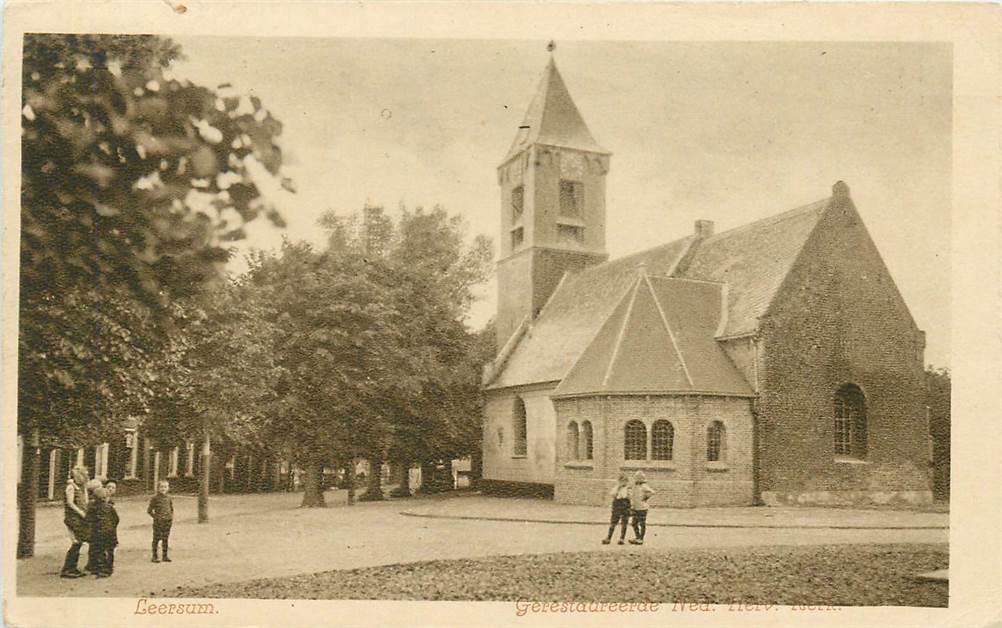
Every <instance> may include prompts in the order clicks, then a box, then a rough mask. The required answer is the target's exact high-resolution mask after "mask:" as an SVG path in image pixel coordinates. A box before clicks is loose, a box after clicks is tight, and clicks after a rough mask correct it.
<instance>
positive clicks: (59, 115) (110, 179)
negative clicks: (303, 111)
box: [19, 34, 281, 443]
mask: <svg viewBox="0 0 1002 628" xmlns="http://www.w3.org/2000/svg"><path fill="white" fill-rule="evenodd" d="M180 58H181V51H180V48H179V47H178V46H177V45H175V44H174V43H173V42H171V41H170V40H169V39H164V38H161V37H156V36H148V35H52V34H28V35H26V37H25V41H24V57H23V59H24V61H23V71H22V85H23V90H22V99H23V102H22V111H21V113H22V116H21V122H22V140H21V152H22V164H21V171H22V190H21V260H20V261H21V265H20V310H21V324H22V328H21V335H20V337H19V373H20V382H21V385H20V390H19V418H20V423H19V427H21V429H22V430H24V429H27V428H28V425H29V424H31V425H34V426H36V427H38V426H41V427H43V428H45V429H44V432H45V433H47V434H49V435H51V436H53V437H59V438H61V439H63V440H64V441H65V442H68V443H69V442H74V441H78V442H79V441H82V440H86V439H87V438H88V436H87V433H88V430H89V431H93V429H94V428H95V426H99V425H103V424H105V423H107V422H108V421H111V420H113V418H114V417H120V416H121V415H122V414H125V413H131V412H134V411H136V410H137V409H139V410H141V409H142V408H143V407H144V402H143V400H142V399H141V398H140V397H141V396H142V395H143V394H146V393H149V391H150V389H149V386H148V383H149V379H150V377H151V375H152V371H151V369H150V364H149V362H148V361H147V358H148V357H149V355H150V354H151V353H153V354H156V353H158V352H159V351H160V349H161V347H159V346H158V345H159V344H160V343H162V342H165V341H166V340H165V338H164V334H163V333H162V332H163V331H164V330H165V329H166V328H167V327H169V325H170V324H171V322H172V318H171V316H172V314H173V313H174V311H175V310H173V309H172V307H173V306H172V304H173V303H174V301H175V300H176V299H179V298H185V297H188V296H192V295H194V294H197V293H198V292H199V291H201V290H202V289H204V288H205V287H206V286H208V285H212V284H214V283H218V281H219V280H220V277H221V273H220V271H221V268H222V264H223V263H224V262H225V261H226V259H227V258H228V255H229V251H228V249H227V246H229V244H228V242H229V241H232V240H235V239H239V238H241V237H243V230H242V228H243V225H244V223H245V222H246V221H248V220H252V219H253V218H255V217H256V216H257V215H259V214H262V213H263V214H265V215H267V216H268V217H269V218H270V219H271V220H272V221H273V222H274V223H276V224H281V218H280V217H279V215H278V213H277V211H276V210H275V208H274V207H272V206H270V205H269V204H267V203H266V202H265V201H264V199H263V198H262V197H261V195H260V192H259V190H258V187H257V185H256V183H255V177H260V176H274V175H279V173H280V167H281V151H280V149H279V147H278V145H277V137H278V135H279V134H280V132H281V125H280V123H279V122H278V121H277V120H275V119H274V118H273V117H272V116H271V115H270V114H269V113H268V112H267V111H266V110H265V109H264V108H263V107H262V105H261V103H260V101H258V100H257V99H254V98H250V99H248V98H241V97H238V96H236V95H226V94H225V89H222V90H219V91H218V92H217V91H214V90H211V89H208V88H205V87H202V86H198V85H194V84H192V83H190V82H188V81H184V80H178V79H176V78H173V77H172V76H171V75H170V74H171V67H170V66H171V63H172V62H174V61H175V60H178V59H180ZM71 428H72V429H71ZM76 428H80V429H76ZM81 430H82V431H81ZM74 434H75V436H74Z"/></svg>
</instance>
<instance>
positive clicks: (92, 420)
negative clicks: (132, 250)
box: [18, 288, 161, 445]
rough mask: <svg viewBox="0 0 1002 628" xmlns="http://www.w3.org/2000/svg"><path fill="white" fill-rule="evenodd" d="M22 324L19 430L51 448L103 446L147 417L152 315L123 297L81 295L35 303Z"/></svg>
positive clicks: (115, 294)
mask: <svg viewBox="0 0 1002 628" xmlns="http://www.w3.org/2000/svg"><path fill="white" fill-rule="evenodd" d="M33 305H34V307H33V308H32V310H31V316H27V317H24V318H22V319H21V325H20V334H19V348H20V354H19V356H18V369H19V385H18V395H19V398H18V402H19V413H18V419H19V427H20V428H21V430H22V431H25V428H26V427H27V426H28V425H29V420H30V419H33V420H34V422H33V423H31V424H32V425H33V426H34V427H37V428H38V429H39V432H40V435H41V438H42V442H43V443H46V444H63V445H67V444H72V445H82V444H85V443H91V442H99V441H100V440H102V439H103V438H105V437H107V436H108V435H110V434H112V433H114V430H115V428H116V426H117V424H118V421H119V420H121V419H123V418H125V417H126V416H129V415H140V414H143V413H145V412H146V411H147V410H148V403H149V399H150V398H151V396H152V386H153V383H154V381H153V380H154V377H155V376H154V373H153V362H152V360H153V356H154V355H155V352H156V350H157V347H158V343H160V342H161V339H160V338H159V337H158V336H157V335H156V334H153V333H151V331H150V330H151V328H152V324H153V323H152V320H151V319H152V317H151V314H150V311H149V310H148V309H147V308H145V307H143V306H142V305H141V304H137V303H136V302H135V301H134V300H132V298H131V297H130V295H128V294H126V293H124V292H123V291H121V290H115V291H111V292H110V293H109V292H108V291H106V292H105V293H104V294H102V293H99V292H98V291H97V290H94V289H85V288H77V289H73V290H69V291H67V292H65V293H64V294H61V295H58V296H56V295H45V296H44V297H41V298H39V299H37V300H36V302H35V303H34V304H33Z"/></svg>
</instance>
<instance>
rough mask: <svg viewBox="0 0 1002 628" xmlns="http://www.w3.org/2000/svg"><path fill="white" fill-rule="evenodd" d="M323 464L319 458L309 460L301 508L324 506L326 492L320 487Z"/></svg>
mask: <svg viewBox="0 0 1002 628" xmlns="http://www.w3.org/2000/svg"><path fill="white" fill-rule="evenodd" d="M322 473H323V466H322V465H321V464H320V462H319V461H317V460H307V461H306V468H305V477H304V482H303V489H304V490H303V503H302V504H300V506H299V507H300V508H324V507H325V506H326V504H325V503H324V493H323V491H322V490H321V487H320V476H321V474H322Z"/></svg>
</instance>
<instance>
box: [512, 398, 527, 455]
mask: <svg viewBox="0 0 1002 628" xmlns="http://www.w3.org/2000/svg"><path fill="white" fill-rule="evenodd" d="M512 432H513V433H514V435H515V437H514V443H513V445H512V453H513V454H514V455H516V456H524V455H526V453H527V452H528V444H527V433H528V427H527V425H526V416H525V402H524V401H522V398H521V397H516V398H515V411H514V416H513V417H512Z"/></svg>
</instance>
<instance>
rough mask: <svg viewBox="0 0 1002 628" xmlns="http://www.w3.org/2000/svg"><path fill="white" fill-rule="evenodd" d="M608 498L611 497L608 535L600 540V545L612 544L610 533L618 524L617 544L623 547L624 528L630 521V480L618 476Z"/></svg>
mask: <svg viewBox="0 0 1002 628" xmlns="http://www.w3.org/2000/svg"><path fill="white" fill-rule="evenodd" d="M609 496H610V497H612V518H611V519H610V520H609V534H608V535H606V537H605V538H604V539H602V544H603V545H608V544H609V543H611V542H612V533H613V532H614V531H615V530H616V524H617V523H620V524H621V526H622V527H621V528H620V530H619V544H620V545H623V544H624V543H626V540H625V539H626V526H627V524H628V523H629V521H630V478H629V477H627V476H626V474H620V475H619V481H618V482H617V483H616V486H615V488H613V489H612V492H610V493H609Z"/></svg>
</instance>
